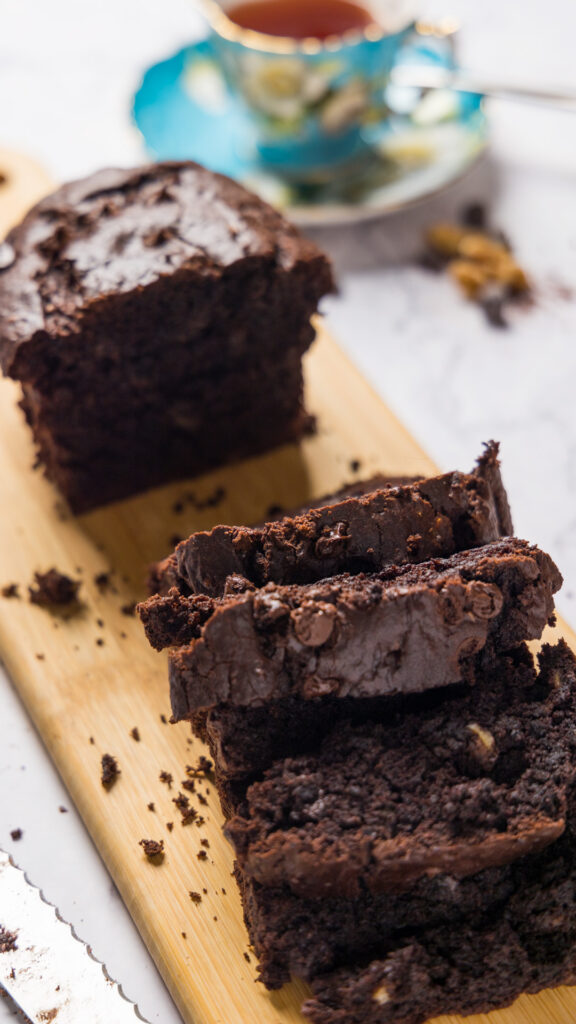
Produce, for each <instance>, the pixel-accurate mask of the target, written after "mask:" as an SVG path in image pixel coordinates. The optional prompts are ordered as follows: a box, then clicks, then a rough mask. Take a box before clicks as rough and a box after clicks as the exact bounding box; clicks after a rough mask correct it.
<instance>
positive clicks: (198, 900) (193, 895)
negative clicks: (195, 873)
mask: <svg viewBox="0 0 576 1024" xmlns="http://www.w3.org/2000/svg"><path fill="white" fill-rule="evenodd" d="M188 895H189V897H190V899H191V900H192V903H202V897H201V895H200V893H199V892H193V891H192V889H191V890H190V892H189V893H188ZM1 934H2V933H1V932H0V935H1Z"/></svg>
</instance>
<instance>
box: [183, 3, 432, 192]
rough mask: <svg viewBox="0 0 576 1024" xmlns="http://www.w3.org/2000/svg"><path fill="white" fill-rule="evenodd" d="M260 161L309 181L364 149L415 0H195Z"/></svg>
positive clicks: (409, 32) (410, 27) (407, 31)
mask: <svg viewBox="0 0 576 1024" xmlns="http://www.w3.org/2000/svg"><path fill="white" fill-rule="evenodd" d="M201 2H202V7H203V9H204V11H205V13H206V15H207V17H208V20H209V22H210V26H211V29H212V42H213V46H214V49H215V51H216V55H217V57H218V58H219V60H220V63H221V66H222V69H223V72H224V75H225V77H226V80H227V82H228V86H229V88H230V89H232V90H233V92H234V93H235V94H236V95H239V96H241V97H242V99H243V101H244V105H245V107H246V109H247V111H248V112H249V114H250V121H251V124H252V128H253V141H254V145H255V147H256V151H257V155H258V157H259V159H260V161H261V163H262V164H264V165H265V166H266V167H268V168H269V169H270V170H272V171H274V172H276V173H280V174H284V175H285V176H286V177H291V178H294V179H301V180H313V179H314V177H315V176H317V175H319V174H320V175H324V176H325V175H326V172H327V171H330V170H331V169H334V168H336V167H338V166H339V165H343V164H348V163H349V162H350V161H353V160H354V159H355V158H357V157H358V156H359V155H360V154H361V153H362V152H363V151H364V150H366V149H367V146H368V143H367V142H366V140H365V138H364V137H363V134H362V128H363V126H364V125H365V124H366V123H367V122H370V121H372V122H374V121H375V120H377V119H380V118H381V117H382V97H383V93H384V89H385V87H386V84H387V81H388V78H389V75H390V71H391V69H392V67H393V65H394V64H395V62H396V60H397V59H398V57H399V55H400V52H401V51H402V49H403V47H404V46H405V44H406V43H407V41H408V39H409V38H411V37H412V30H413V26H414V16H415V6H416V3H415V0H369V2H368V3H366V4H364V3H360V2H356V0H222V2H217V0H201Z"/></svg>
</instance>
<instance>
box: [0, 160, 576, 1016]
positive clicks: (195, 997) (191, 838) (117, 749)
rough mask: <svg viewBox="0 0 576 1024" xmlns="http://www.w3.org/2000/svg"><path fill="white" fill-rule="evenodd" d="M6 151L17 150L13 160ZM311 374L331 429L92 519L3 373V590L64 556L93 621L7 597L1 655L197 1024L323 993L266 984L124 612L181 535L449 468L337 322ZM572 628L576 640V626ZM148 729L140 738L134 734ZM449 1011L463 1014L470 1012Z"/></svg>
mask: <svg viewBox="0 0 576 1024" xmlns="http://www.w3.org/2000/svg"><path fill="white" fill-rule="evenodd" d="M2 157H3V154H2V152H1V151H0V167H2ZM32 177H33V178H34V175H32ZM34 181H35V183H36V188H35V189H34V188H30V190H29V197H30V198H31V199H32V198H36V197H37V196H38V195H39V194H41V192H42V191H43V190H45V189H46V178H44V179H42V183H41V181H40V179H39V178H38V177H36V178H34ZM24 205H25V204H24ZM22 212H23V200H22V190H20V192H19V193H18V196H16V197H15V201H14V203H13V204H11V203H10V202H8V203H7V202H6V196H5V195H4V197H3V196H2V192H1V191H0V234H1V233H2V230H3V228H6V227H7V226H8V225H9V223H10V221H11V220H13V219H16V217H17V216H19V215H20V214H21V213H22ZM306 383H307V405H308V408H309V409H310V410H311V411H313V412H314V413H316V414H317V416H318V422H319V430H318V433H317V435H316V436H315V437H314V438H309V439H307V440H306V441H304V443H303V444H302V445H301V446H300V447H296V446H292V447H290V448H285V449H282V450H279V451H277V452H274V453H272V454H269V455H266V456H263V457H261V458H258V459H253V460H250V461H247V462H244V463H242V464H239V465H236V466H232V467H228V468H226V469H222V470H219V471H216V472H214V473H211V474H207V475H206V476H204V477H202V478H201V479H198V480H195V481H194V482H190V483H187V484H182V483H181V484H175V485H172V486H169V487H164V488H160V489H158V490H155V491H153V492H150V493H148V494H146V495H143V496H140V497H137V498H134V499H132V500H130V501H126V502H122V503H120V504H117V505H114V506H111V507H108V508H106V509H103V510H100V511H97V512H94V513H91V514H90V515H86V516H83V517H80V518H76V519H74V518H72V517H70V516H68V515H67V514H66V512H65V510H64V509H63V507H62V505H61V502H60V501H59V500H58V496H57V494H56V492H55V491H54V490H53V488H52V487H51V486H50V485H49V484H48V483H47V482H46V481H45V480H44V479H43V478H42V476H41V475H40V474H39V473H38V472H34V471H33V470H32V464H33V458H34V456H33V450H32V445H31V441H30V437H29V435H28V432H27V430H26V428H25V426H24V424H23V421H22V417H21V415H20V413H19V411H18V409H17V400H18V389H17V388H16V387H15V386H14V385H13V384H12V383H11V382H8V381H3V382H2V383H1V384H0V438H1V445H0V550H1V572H2V579H0V584H3V583H7V582H17V583H19V584H20V589H21V592H22V595H23V597H24V596H25V594H26V586H27V584H28V583H29V582H30V581H31V579H32V576H33V573H34V571H35V570H37V569H40V570H46V569H48V568H50V567H51V566H52V565H56V566H57V567H58V568H59V569H60V570H61V571H64V572H68V573H70V574H71V575H73V576H80V578H81V579H82V581H83V582H82V589H81V594H82V598H83V601H84V608H83V611H82V613H81V614H79V615H78V616H75V617H73V618H71V619H68V620H63V619H58V618H55V617H53V616H52V615H50V614H49V613H48V612H46V611H44V610H43V609H41V608H39V607H36V606H33V605H31V604H29V603H28V602H27V601H26V600H25V599H20V600H7V599H4V600H2V601H1V604H0V654H1V656H2V659H3V661H4V663H5V665H6V668H7V670H8V672H9V673H10V675H11V676H12V678H13V680H14V682H15V684H16V686H17V687H18V690H19V692H20V693H21V695H22V697H23V699H24V701H25V703H26V706H27V708H28V710H29V712H30V714H31V716H32V718H33V719H34V721H35V723H36V726H37V728H38V730H39V732H40V734H41V736H42V738H43V740H44V742H45V744H46V746H47V748H48V750H49V752H50V754H51V755H52V757H53V759H54V761H55V763H56V765H57V767H58V769H59V770H60V773H61V775H62V777H63V778H64V781H65V783H66V785H67V787H68V789H69V791H70V794H71V796H72V798H73V800H74V801H75V803H76V806H77V807H78V809H79V811H80V813H81V815H82V816H83V818H84V820H85V822H86V824H87V826H88V828H89V830H90V832H91V834H92V836H93V838H94V841H95V843H96V845H97V846H98V849H99V850H100V853H101V854H102V857H103V858H104V860H105V862H106V864H107V866H108V868H109V870H110V872H111V874H112V876H113V877H114V880H115V882H116V884H117V886H118V888H119V890H120V892H121V893H122V896H123V898H124V900H125V902H126V904H127V906H128V909H129V910H130V912H131V914H132V916H133V918H134V920H135V922H136V924H137V926H138V928H139V930H140V932H141V934H142V936H143V938H144V940H145V941H146V943H147V945H148V948H149V949H150V952H151V953H152V956H153V957H154V959H155V961H156V963H157V964H158V967H159V969H160V971H161V972H162V975H163V977H164V978H165V981H166V983H167V985H168V988H169V989H170V991H171V993H172V995H173V997H174V999H175V1001H176V1003H177V1005H178V1007H179V1008H180V1011H181V1013H182V1016H183V1018H184V1020H185V1021H186V1024H301V1022H302V1021H303V1018H302V1016H301V1014H300V1011H299V1004H300V1002H301V1000H302V998H303V996H304V994H305V992H306V990H305V987H304V986H302V985H299V984H292V985H289V986H286V987H285V988H284V989H282V990H281V991H280V992H277V993H267V992H265V990H264V989H263V988H262V987H261V986H260V985H255V984H254V977H255V970H254V968H255V963H254V957H253V956H251V957H250V963H248V962H247V961H246V959H245V957H244V953H245V952H247V937H246V934H245V931H244V927H243V923H242V916H241V907H240V901H239V897H238V894H237V892H236V888H235V885H234V882H233V880H232V879H231V878H230V872H231V869H232V856H231V851H230V848H229V847H228V844H227V843H226V841H225V840H224V838H223V836H222V834H221V816H220V812H219V809H218V806H217V800H216V799H215V794H214V791H213V789H212V786H211V785H210V783H208V784H206V782H200V781H199V782H197V788H198V789H199V790H200V792H201V793H202V794H203V795H205V797H206V799H207V801H208V803H207V805H206V806H199V805H198V801H197V799H196V798H195V797H194V795H192V797H191V799H192V802H193V803H194V804H195V805H196V806H199V810H200V811H201V813H202V814H203V815H204V817H205V819H206V820H205V823H204V824H203V825H202V826H201V827H197V826H196V825H195V824H193V823H192V824H189V825H188V826H186V827H183V826H182V825H181V824H180V816H179V813H178V811H177V809H176V807H175V806H174V804H173V803H172V798H173V797H174V796H175V795H176V793H177V791H178V789H179V785H178V783H179V781H180V780H181V779H183V778H184V777H185V775H184V769H185V766H186V765H187V764H190V763H194V762H195V761H196V759H197V757H198V755H199V754H200V753H201V752H202V747H201V745H200V744H199V743H198V742H197V741H196V740H192V739H191V737H190V734H189V730H188V728H187V727H186V726H185V725H183V724H180V725H177V726H170V725H168V724H165V722H164V721H163V720H162V716H164V718H165V719H167V718H168V717H169V714H170V712H169V707H168V695H167V684H166V666H165V660H164V658H163V656H161V655H158V654H156V653H154V652H153V651H152V650H151V649H150V648H149V647H148V645H147V643H146V642H145V640H144V637H143V633H142V630H141V627H140V625H139V623H138V622H137V621H136V620H135V619H134V618H133V617H130V616H127V615H126V614H124V613H123V611H122V607H123V606H126V605H127V604H129V603H130V602H132V601H134V600H135V599H137V598H139V597H141V596H142V594H143V579H144V576H145V570H146V566H147V564H148V563H149V562H150V561H151V560H153V559H154V558H157V557H160V556H162V555H163V554H165V553H166V551H167V550H168V549H169V548H170V547H171V539H172V537H173V536H174V535H175V534H176V535H179V536H183V535H186V534H188V533H189V532H190V531H191V530H193V529H203V528H207V527H209V526H210V525H212V524H213V523H214V522H216V521H218V522H250V521H255V520H258V519H261V518H262V517H263V516H264V515H265V513H266V509H267V508H268V507H269V506H270V505H272V504H280V505H284V506H289V505H294V504H298V503H299V502H301V501H303V500H305V499H306V497H308V496H315V495H318V494H321V493H325V492H327V491H329V490H330V489H332V488H334V487H336V486H338V485H339V484H341V483H342V482H344V481H345V480H348V479H350V476H351V470H350V462H351V460H353V459H360V460H361V462H362V467H361V471H362V473H363V474H365V475H368V474H370V473H372V472H375V471H377V470H381V471H384V472H387V473H390V474H393V475H397V474H402V473H407V474H416V473H431V472H434V470H435V466H434V464H433V463H432V462H431V460H430V459H429V458H428V457H427V456H426V455H425V454H424V452H423V451H422V450H421V449H420V448H419V447H418V445H417V444H416V442H415V441H414V440H413V439H412V438H411V437H410V435H409V434H408V432H407V431H406V430H405V429H404V428H403V427H402V425H401V424H400V423H399V422H398V420H397V419H396V418H395V417H394V416H393V415H392V413H391V412H390V411H389V410H388V409H387V408H386V407H385V406H384V405H383V403H382V402H381V400H380V399H379V398H378V397H377V396H376V395H375V394H374V392H373V391H372V390H371V389H370V387H369V386H368V384H367V383H366V381H365V380H364V379H363V378H362V377H361V375H360V374H359V373H358V371H357V370H356V369H355V368H354V367H353V366H352V365H351V364H350V362H349V361H348V360H347V359H346V357H345V356H344V355H343V353H342V352H341V351H340V350H339V349H338V348H337V346H336V345H335V344H334V343H333V342H332V341H331V340H330V338H329V337H327V335H326V334H325V332H324V331H323V330H322V329H321V330H320V337H319V339H318V341H317V342H316V344H315V345H314V347H313V350H312V352H311V353H310V355H309V356H308V357H307V358H306ZM463 468H464V469H468V468H469V467H467V466H466V467H463ZM218 488H223V489H224V491H225V498H224V499H223V500H222V502H221V503H220V504H219V505H218V506H217V507H208V508H206V507H205V508H201V507H200V508H199V507H198V506H201V505H202V503H203V502H205V501H206V499H207V498H209V497H210V496H211V495H213V494H214V493H215V491H216V490H217V489H218ZM108 571H112V574H113V575H112V583H113V589H110V590H108V591H106V592H105V593H101V592H100V590H99V588H98V586H97V585H96V583H95V576H97V575H98V574H99V573H102V572H108ZM557 631H561V632H563V633H564V635H566V636H567V637H568V639H569V640H570V642H571V643H573V644H575V642H576V637H575V636H574V634H573V633H572V631H571V630H569V629H568V627H566V626H565V625H564V624H561V626H560V627H559V629H558V630H557ZM134 726H137V728H138V730H139V733H140V737H141V739H140V742H136V741H135V740H134V739H133V738H132V736H131V735H130V733H131V730H132V729H133V727H134ZM103 753H111V754H113V755H114V756H116V757H117V758H118V761H119V764H120V767H121V776H120V777H119V779H118V781H117V783H116V784H115V785H114V787H113V788H112V789H111V790H110V791H109V792H106V791H105V790H104V789H103V788H102V786H101V784H100V758H101V756H102V754H103ZM161 771H167V772H170V773H171V774H172V775H173V777H174V785H173V788H172V789H169V788H168V787H167V786H166V785H163V784H162V783H161V782H160V781H159V778H158V776H159V773H160V772H161ZM208 790H209V792H208ZM150 802H153V803H154V807H155V810H154V811H150V810H149V809H148V806H147V805H148V804H149V803H150ZM168 822H173V823H174V827H173V830H172V831H170V830H169V829H168V828H167V823H168ZM142 837H146V838H154V839H163V840H164V841H165V846H166V857H165V861H164V863H163V864H162V865H161V866H159V867H156V866H154V865H152V864H149V863H148V862H147V861H146V860H145V858H144V857H143V854H142V851H141V849H140V847H139V845H138V842H139V840H140V838H142ZM202 839H208V842H209V844H210V845H209V847H208V848H207V849H206V852H207V854H208V857H207V859H206V860H204V861H201V860H198V858H197V854H198V853H199V852H200V851H201V850H202V849H204V847H202V846H201V840H202ZM191 890H192V891H195V892H201V893H202V902H201V903H200V904H199V905H195V904H193V903H192V902H191V900H190V897H189V892H190V891H191ZM203 890H206V891H203ZM466 1019H467V1021H469V1022H470V1024H473V1022H474V1021H476V1022H477V1024H480V1022H481V1021H485V1022H488V1021H490V1024H548V1022H552V1021H553V1022H555V1024H567V1022H569V1021H573V1020H574V1019H576V989H558V990H556V991H554V992H545V993H542V994H541V995H540V996H534V997H522V998H521V999H519V1000H518V1001H517V1002H516V1003H515V1004H514V1006H513V1007H511V1008H509V1009H508V1010H505V1011H501V1012H497V1013H493V1014H490V1015H489V1016H484V1015H481V1016H478V1017H474V1018H472V1017H470V1018H466ZM442 1020H443V1021H445V1022H448V1021H451V1022H452V1024H454V1022H456V1021H458V1020H459V1018H456V1017H449V1018H448V1017H446V1018H442Z"/></svg>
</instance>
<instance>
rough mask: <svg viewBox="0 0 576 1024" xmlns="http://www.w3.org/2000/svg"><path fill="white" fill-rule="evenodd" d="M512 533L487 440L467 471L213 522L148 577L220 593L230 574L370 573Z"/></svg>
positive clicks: (159, 583) (291, 579)
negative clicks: (268, 516)
mask: <svg viewBox="0 0 576 1024" xmlns="http://www.w3.org/2000/svg"><path fill="white" fill-rule="evenodd" d="M511 533H512V520H511V517H510V509H509V506H508V500H507V498H506V492H505V490H504V487H503V484H502V479H501V476H500V469H499V463H498V445H497V444H495V443H494V442H491V443H490V444H489V445H487V446H486V451H485V453H484V454H483V455H482V456H481V458H480V459H479V460H478V463H477V466H476V468H475V469H474V470H473V471H472V473H457V472H455V473H446V474H444V475H442V476H437V477H432V478H430V479H425V480H419V481H416V482H415V483H412V484H404V485H403V486H399V487H397V488H395V487H393V488H386V489H384V490H379V491H375V492H373V493H372V494H367V495H365V496H363V497H352V498H348V499H347V500H344V501H340V502H337V503H336V504H333V505H329V506H324V507H321V508H314V509H311V510H310V511H308V512H306V513H303V514H302V515H297V516H292V517H288V518H285V519H282V520H280V521H279V522H272V523H267V524H265V525H264V526H262V527H246V526H216V527H215V528H214V529H213V530H210V531H208V532H199V533H195V534H193V535H192V536H191V537H189V538H188V540H186V541H183V542H182V543H181V544H179V545H178V548H177V550H176V555H175V558H173V559H170V560H168V561H167V563H166V571H167V573H168V579H167V580H166V581H164V580H163V574H162V569H160V571H157V573H156V576H155V580H154V582H155V585H156V588H157V589H158V590H159V591H160V592H163V593H165V592H166V591H167V589H168V588H169V586H174V585H176V586H178V588H179V589H180V590H181V592H182V593H183V594H189V593H193V594H207V595H209V596H212V597H218V596H221V595H222V594H223V593H224V590H225V587H226V580H227V579H228V577H229V576H241V577H243V578H245V579H246V580H248V581H249V582H250V583H252V584H253V585H254V586H256V587H262V586H265V585H266V584H267V583H277V584H288V583H311V582H314V581H317V580H320V579H323V578H325V577H327V576H332V575H334V574H335V573H341V572H350V573H356V572H373V571H377V570H378V569H382V568H383V567H384V566H385V565H388V564H396V565H398V564H402V563H405V562H410V563H415V562H423V561H425V560H427V559H430V558H436V557H446V556H448V555H451V554H453V553H454V552H455V551H461V550H463V549H465V548H470V547H475V546H476V545H479V544H486V543H488V542H490V541H493V540H496V539H497V538H498V537H502V536H508V535H510V534H511Z"/></svg>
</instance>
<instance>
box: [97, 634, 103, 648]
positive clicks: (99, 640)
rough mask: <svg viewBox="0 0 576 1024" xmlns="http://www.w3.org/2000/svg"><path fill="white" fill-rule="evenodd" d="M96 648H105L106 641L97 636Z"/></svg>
mask: <svg viewBox="0 0 576 1024" xmlns="http://www.w3.org/2000/svg"><path fill="white" fill-rule="evenodd" d="M96 646H97V647H103V646H104V640H103V639H102V637H101V636H97V637H96Z"/></svg>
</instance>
